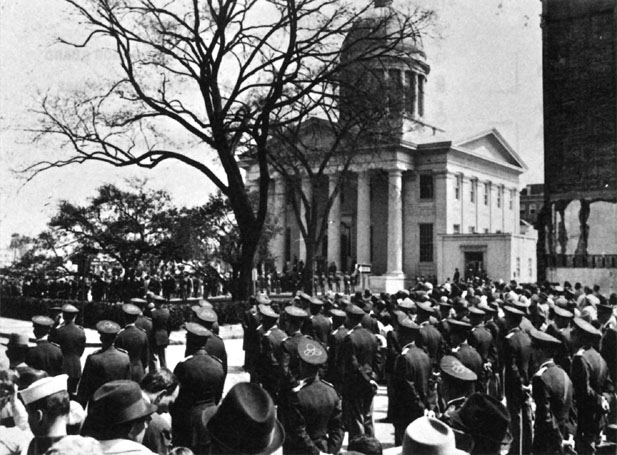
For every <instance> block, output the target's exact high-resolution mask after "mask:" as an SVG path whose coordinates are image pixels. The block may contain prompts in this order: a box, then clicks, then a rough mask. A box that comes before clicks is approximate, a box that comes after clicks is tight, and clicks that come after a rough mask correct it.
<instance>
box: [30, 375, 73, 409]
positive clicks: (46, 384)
mask: <svg viewBox="0 0 617 455" xmlns="http://www.w3.org/2000/svg"><path fill="white" fill-rule="evenodd" d="M67 379H68V375H66V374H61V375H58V376H53V377H50V378H43V379H39V380H38V381H35V382H33V383H32V384H30V387H28V388H27V389H24V390H21V391H20V392H19V394H20V395H21V399H22V400H23V402H24V404H25V405H28V404H30V403H34V402H35V401H38V400H40V399H41V398H45V397H48V396H50V395H53V394H54V393H58V392H62V391H63V390H64V391H65V392H66V391H67V386H66V381H67Z"/></svg>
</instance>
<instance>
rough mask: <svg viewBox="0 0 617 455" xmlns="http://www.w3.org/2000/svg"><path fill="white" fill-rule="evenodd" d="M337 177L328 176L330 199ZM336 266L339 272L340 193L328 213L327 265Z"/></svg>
mask: <svg viewBox="0 0 617 455" xmlns="http://www.w3.org/2000/svg"><path fill="white" fill-rule="evenodd" d="M339 178H340V176H338V175H329V176H328V195H329V196H330V197H332V194H333V193H334V190H335V189H336V185H337V183H338V179H339ZM331 262H334V263H335V264H336V267H337V269H339V270H340V268H341V266H342V264H341V193H340V191H339V193H338V194H337V195H336V197H335V198H334V200H333V201H332V207H330V211H329V213H328V265H330V263H331Z"/></svg>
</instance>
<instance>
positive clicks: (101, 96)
mask: <svg viewBox="0 0 617 455" xmlns="http://www.w3.org/2000/svg"><path fill="white" fill-rule="evenodd" d="M66 1H67V3H68V4H69V5H71V6H72V9H73V11H74V13H75V14H76V15H77V18H76V20H77V21H79V23H80V24H82V26H83V28H84V30H85V34H86V37H85V39H83V40H81V41H79V42H69V41H66V40H62V42H63V43H65V44H68V45H71V46H76V47H97V46H109V47H110V48H111V49H112V50H113V52H114V54H115V57H117V64H118V70H119V76H118V77H117V78H115V79H114V80H111V81H110V82H109V84H107V85H104V86H103V87H101V88H100V89H98V90H96V91H95V90H94V88H93V87H91V86H88V87H86V88H84V90H82V91H79V92H73V93H68V94H67V93H64V94H59V95H47V96H46V97H45V98H44V99H43V100H42V103H41V108H40V109H39V110H38V112H39V114H41V116H42V121H41V123H40V124H39V126H38V127H36V128H34V130H35V132H36V133H37V138H38V139H41V140H42V139H47V140H48V139H49V138H50V137H56V138H59V139H60V141H61V147H62V148H63V149H64V150H66V151H67V153H68V155H66V156H63V157H60V155H58V154H57V152H56V151H54V152H53V153H52V156H50V158H49V159H47V160H44V161H40V162H37V163H34V164H33V165H31V166H30V167H28V169H27V171H28V172H30V173H31V176H34V175H36V174H38V173H39V172H42V171H45V170H47V169H50V168H56V167H63V166H67V165H72V164H76V163H84V162H87V161H95V162H100V163H105V164H109V165H112V166H116V167H126V166H138V167H142V168H146V169H151V168H154V167H156V166H157V165H159V164H160V163H162V162H165V161H169V160H175V161H179V162H182V163H185V164H186V165H188V166H191V167H192V168H194V169H196V170H198V171H199V172H201V173H202V174H203V175H204V176H205V177H206V178H208V179H209V180H211V181H212V182H213V183H214V184H215V185H216V186H217V187H218V188H219V189H220V191H221V192H222V193H223V195H225V196H226V197H227V198H228V199H229V201H230V204H231V207H232V210H233V212H234V216H235V219H236V222H237V223H238V229H239V243H240V251H241V253H240V255H239V260H238V262H237V263H235V264H232V265H233V267H234V269H235V270H237V271H239V277H240V278H239V284H240V285H239V287H238V288H237V289H236V290H235V291H236V292H235V296H236V297H238V298H243V297H245V296H246V295H247V293H248V292H249V289H250V276H251V269H252V267H253V260H254V255H255V251H256V249H257V246H258V243H259V238H260V235H261V232H262V229H263V226H264V222H265V220H266V210H267V192H268V186H269V181H270V172H269V164H268V163H269V160H268V140H269V139H270V138H271V133H272V129H273V127H279V126H281V125H284V124H287V123H293V122H296V121H297V120H298V119H299V118H304V117H305V116H306V114H307V112H310V111H312V110H314V109H316V108H317V107H316V105H315V103H312V102H311V99H312V97H311V96H310V95H311V94H313V93H315V92H317V93H319V91H320V90H321V87H323V84H324V82H325V81H329V80H333V78H334V77H335V75H336V74H337V72H338V71H340V66H341V63H344V64H350V63H352V62H341V59H340V53H341V43H342V42H343V39H344V38H345V36H346V35H347V32H348V30H349V28H350V27H351V25H352V24H353V23H354V22H355V21H356V19H357V18H359V17H361V15H362V14H363V13H364V12H365V11H366V10H367V9H368V8H370V7H371V4H370V2H368V0H367V1H364V2H361V4H360V5H357V4H356V3H358V2H354V1H345V0H342V1H340V0H173V1H171V0H79V1H77V0H66ZM401 38H402V37H393V39H394V40H396V39H401ZM368 57H370V56H368ZM368 57H367V55H362V54H359V55H357V56H356V57H355V58H356V59H357V60H361V59H363V58H368ZM300 100H305V101H306V100H308V101H306V102H303V103H300V102H299V101H300ZM299 106H302V109H301V112H297V111H296V109H297V108H298V107H299ZM248 149H250V150H251V151H252V155H253V157H254V159H255V160H256V162H257V166H258V168H259V177H260V178H259V185H258V191H257V193H258V197H257V201H258V202H257V203H256V204H253V203H251V199H250V198H249V194H248V190H247V186H245V182H244V181H243V175H242V172H241V167H240V166H239V160H240V155H241V154H242V153H243V152H246V150H248ZM213 157H214V159H213ZM221 169H222V171H223V172H221V171H220V170H221Z"/></svg>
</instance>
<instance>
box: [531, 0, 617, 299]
mask: <svg viewBox="0 0 617 455" xmlns="http://www.w3.org/2000/svg"><path fill="white" fill-rule="evenodd" d="M542 4H543V13H542V28H543V79H544V157H545V166H544V167H545V206H544V207H545V209H544V210H543V212H542V224H543V225H544V227H545V228H544V229H542V230H541V244H540V248H539V250H540V251H539V252H540V254H539V262H540V264H542V274H543V275H544V276H546V278H547V279H549V280H551V281H564V280H569V281H580V282H587V283H597V284H599V285H600V286H601V287H602V288H603V289H605V290H608V289H611V288H612V290H613V291H614V290H615V288H617V0H586V1H579V0H543V2H542Z"/></svg>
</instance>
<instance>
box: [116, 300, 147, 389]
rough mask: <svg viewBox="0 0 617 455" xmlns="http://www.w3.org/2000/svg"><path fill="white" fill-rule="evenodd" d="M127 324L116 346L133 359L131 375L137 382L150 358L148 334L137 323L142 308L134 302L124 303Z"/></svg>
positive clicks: (123, 309)
mask: <svg viewBox="0 0 617 455" xmlns="http://www.w3.org/2000/svg"><path fill="white" fill-rule="evenodd" d="M122 311H123V313H124V320H125V321H126V325H125V326H124V329H122V330H121V331H120V333H118V337H117V338H116V343H115V344H116V347H117V348H119V349H124V350H125V351H126V352H128V354H129V357H130V359H131V377H130V379H131V380H133V381H135V382H140V381H141V380H142V379H143V377H144V376H145V374H146V368H147V367H148V359H149V351H150V350H149V343H148V335H147V334H146V332H145V331H143V330H142V329H140V328H138V327H137V326H136V325H135V322H136V321H137V317H138V316H139V315H140V314H141V309H140V308H139V307H138V306H137V305H133V304H132V303H125V304H124V305H122Z"/></svg>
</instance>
